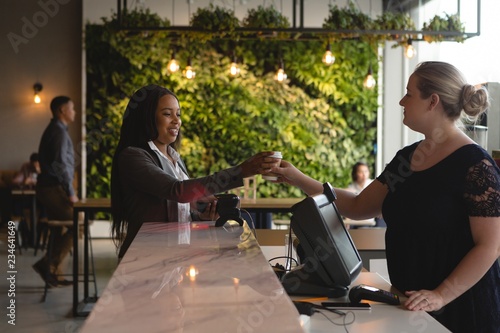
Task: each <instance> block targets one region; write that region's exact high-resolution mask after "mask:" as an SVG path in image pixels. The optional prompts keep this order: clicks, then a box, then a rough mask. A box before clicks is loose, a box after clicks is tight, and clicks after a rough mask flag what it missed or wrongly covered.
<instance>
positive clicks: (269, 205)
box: [240, 198, 304, 229]
mask: <svg viewBox="0 0 500 333" xmlns="http://www.w3.org/2000/svg"><path fill="white" fill-rule="evenodd" d="M302 200H304V198H256V199H242V200H241V201H240V207H241V209H242V210H247V211H248V212H249V213H255V215H256V221H255V228H257V229H271V225H270V224H271V221H269V219H267V218H266V214H268V213H290V212H291V211H292V206H293V205H295V204H296V203H298V202H300V201H302Z"/></svg>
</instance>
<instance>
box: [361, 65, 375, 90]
mask: <svg viewBox="0 0 500 333" xmlns="http://www.w3.org/2000/svg"><path fill="white" fill-rule="evenodd" d="M376 83H377V82H376V81H375V79H374V78H373V73H372V65H371V64H370V67H369V68H368V74H366V77H365V80H364V81H363V86H364V87H365V88H367V89H373V88H374V87H375V84H376Z"/></svg>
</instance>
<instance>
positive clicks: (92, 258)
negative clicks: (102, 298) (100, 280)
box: [88, 228, 97, 298]
mask: <svg viewBox="0 0 500 333" xmlns="http://www.w3.org/2000/svg"><path fill="white" fill-rule="evenodd" d="M88 233H89V235H88V239H89V247H90V260H91V261H90V264H91V265H92V277H93V279H94V280H93V282H94V296H95V297H96V298H97V278H96V273H95V264H94V248H93V246H92V237H91V235H90V228H89V229H88Z"/></svg>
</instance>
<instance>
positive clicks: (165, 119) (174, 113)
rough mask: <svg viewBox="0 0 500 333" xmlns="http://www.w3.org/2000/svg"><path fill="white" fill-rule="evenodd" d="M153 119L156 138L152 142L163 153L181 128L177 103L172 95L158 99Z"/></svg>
mask: <svg viewBox="0 0 500 333" xmlns="http://www.w3.org/2000/svg"><path fill="white" fill-rule="evenodd" d="M155 118H156V128H157V129H158V137H157V138H156V139H155V140H153V142H154V143H155V145H156V146H157V147H158V148H159V149H160V150H161V151H163V152H164V153H165V152H166V147H167V146H168V145H169V144H171V143H172V142H174V141H175V140H176V139H177V136H178V135H179V130H180V128H181V123H182V121H181V109H180V106H179V101H178V100H177V99H176V98H175V97H174V96H172V95H164V96H162V97H160V99H159V100H158V106H157V108H156V113H155Z"/></svg>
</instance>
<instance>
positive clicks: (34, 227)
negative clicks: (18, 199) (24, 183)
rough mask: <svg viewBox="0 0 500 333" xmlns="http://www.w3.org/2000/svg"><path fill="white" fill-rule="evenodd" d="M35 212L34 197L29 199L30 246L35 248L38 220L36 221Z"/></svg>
mask: <svg viewBox="0 0 500 333" xmlns="http://www.w3.org/2000/svg"><path fill="white" fill-rule="evenodd" d="M37 215H38V214H37V211H36V195H33V196H32V199H31V239H30V242H31V246H33V248H35V247H36V246H37V245H38V244H37V242H36V241H37V239H38V232H37V224H38V219H37Z"/></svg>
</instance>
